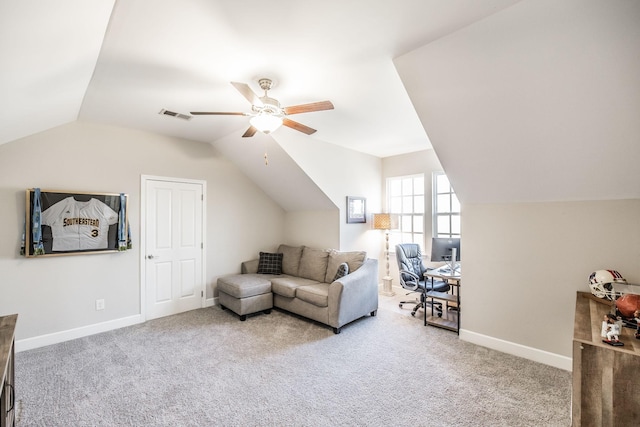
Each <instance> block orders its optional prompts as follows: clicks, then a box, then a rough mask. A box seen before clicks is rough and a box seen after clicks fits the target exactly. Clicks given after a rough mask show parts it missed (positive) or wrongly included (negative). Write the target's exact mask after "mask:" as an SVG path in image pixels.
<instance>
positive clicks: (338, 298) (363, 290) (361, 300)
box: [328, 258, 378, 328]
mask: <svg viewBox="0 0 640 427" xmlns="http://www.w3.org/2000/svg"><path fill="white" fill-rule="evenodd" d="M328 305H329V326H332V327H334V328H340V327H342V326H343V325H346V324H347V323H349V322H351V321H353V320H356V319H358V318H360V317H362V316H365V315H367V314H369V313H371V312H373V311H376V310H377V309H378V260H377V259H371V258H368V259H366V260H365V262H364V263H363V264H362V266H361V267H360V268H358V269H357V270H356V271H354V272H353V273H350V274H347V275H346V276H344V277H342V278H340V279H338V280H336V281H335V282H333V283H331V285H329V304H328Z"/></svg>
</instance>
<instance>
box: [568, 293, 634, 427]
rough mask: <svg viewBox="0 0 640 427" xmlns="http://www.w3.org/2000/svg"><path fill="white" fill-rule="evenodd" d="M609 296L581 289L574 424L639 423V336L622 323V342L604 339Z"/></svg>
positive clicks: (575, 343) (575, 352) (575, 351)
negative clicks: (614, 343)
mask: <svg viewBox="0 0 640 427" xmlns="http://www.w3.org/2000/svg"><path fill="white" fill-rule="evenodd" d="M611 309H612V303H611V302H610V301H604V300H599V299H597V298H596V297H594V296H592V295H591V294H590V293H588V292H578V295H577V298H576V315H575V321H574V332H573V391H572V404H571V408H572V409H571V425H572V426H603V427H608V426H611V427H614V426H638V425H640V374H639V373H640V340H639V339H636V338H635V329H630V328H626V327H625V328H622V331H621V334H620V341H621V342H623V343H624V346H622V347H613V346H610V345H608V344H606V343H604V342H602V337H601V336H600V333H601V330H602V320H603V318H604V316H605V315H606V314H607V313H609V312H611Z"/></svg>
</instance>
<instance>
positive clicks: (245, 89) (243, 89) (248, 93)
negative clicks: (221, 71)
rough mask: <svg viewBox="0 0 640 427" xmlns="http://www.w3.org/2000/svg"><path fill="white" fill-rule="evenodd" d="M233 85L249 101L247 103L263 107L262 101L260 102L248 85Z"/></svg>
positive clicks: (236, 83)
mask: <svg viewBox="0 0 640 427" xmlns="http://www.w3.org/2000/svg"><path fill="white" fill-rule="evenodd" d="M231 84H232V85H233V87H235V88H236V90H237V91H238V92H240V93H241V94H242V96H244V97H245V98H246V99H247V101H249V102H250V103H251V105H257V106H258V107H262V101H260V97H259V96H258V95H256V93H255V92H254V91H252V90H251V88H250V87H249V85H248V84H246V83H238V82H231Z"/></svg>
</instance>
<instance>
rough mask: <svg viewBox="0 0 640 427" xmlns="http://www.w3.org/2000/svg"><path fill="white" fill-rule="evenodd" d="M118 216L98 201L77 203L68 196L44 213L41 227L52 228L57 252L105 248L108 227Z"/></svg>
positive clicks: (116, 220)
mask: <svg viewBox="0 0 640 427" xmlns="http://www.w3.org/2000/svg"><path fill="white" fill-rule="evenodd" d="M117 222H118V214H117V213H116V212H115V211H114V210H113V209H111V208H110V207H109V206H107V205H106V204H104V203H102V202H101V201H99V200H98V199H91V200H89V201H88V202H78V201H77V200H76V199H74V198H73V197H67V198H66V199H63V200H60V201H59V202H58V203H56V204H54V205H52V206H50V207H49V208H48V209H46V210H45V211H44V212H42V224H44V225H48V226H50V227H51V233H52V234H53V248H52V249H53V250H54V251H73V250H83V249H106V248H107V246H108V242H107V238H108V234H109V226H110V225H113V224H116V223H117Z"/></svg>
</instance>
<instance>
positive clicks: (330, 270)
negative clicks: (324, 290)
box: [323, 249, 367, 283]
mask: <svg viewBox="0 0 640 427" xmlns="http://www.w3.org/2000/svg"><path fill="white" fill-rule="evenodd" d="M366 258H367V253H366V252H365V251H354V252H340V251H336V250H334V249H331V250H330V251H329V260H328V263H327V274H326V276H325V280H323V281H324V282H327V283H331V282H332V281H333V280H331V279H333V278H334V277H335V276H336V273H337V272H338V267H339V266H340V264H342V263H343V262H346V263H347V264H348V265H349V273H353V272H354V271H356V270H357V269H358V268H360V267H361V266H362V264H363V263H364V260H365V259H366Z"/></svg>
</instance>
